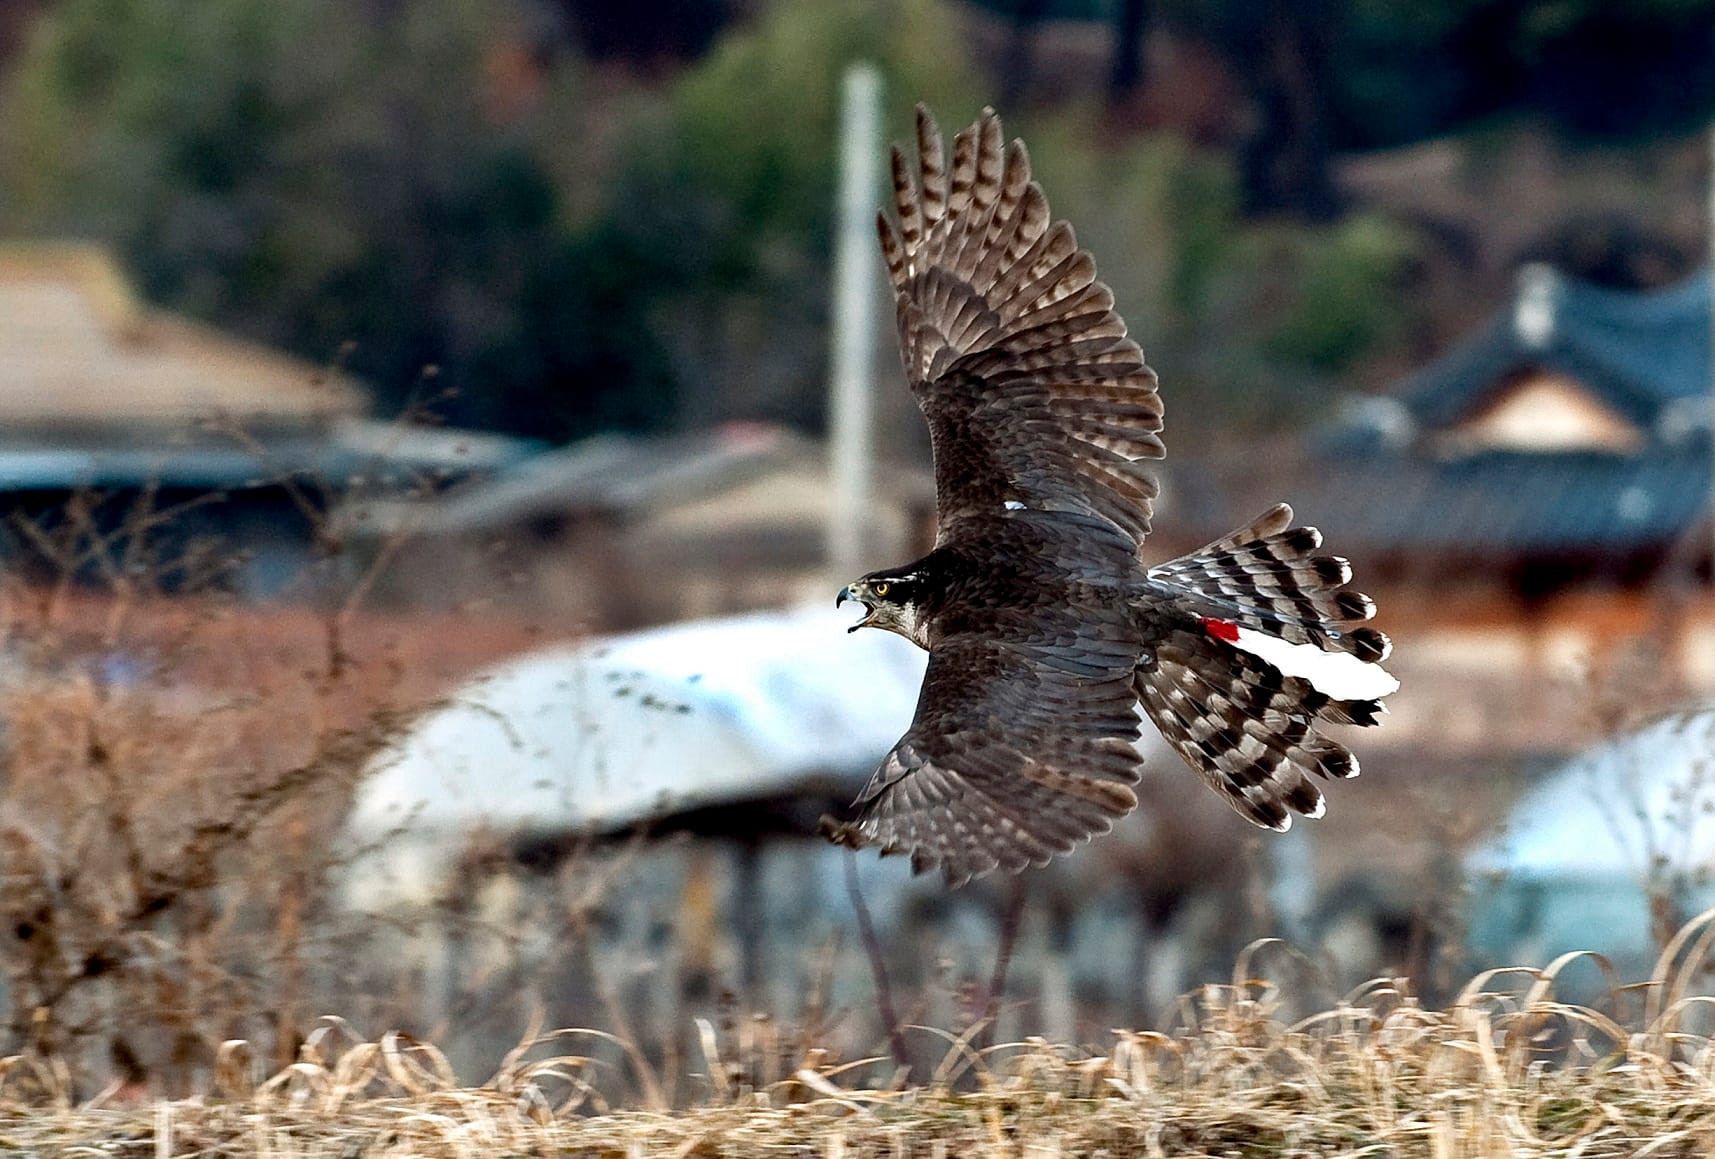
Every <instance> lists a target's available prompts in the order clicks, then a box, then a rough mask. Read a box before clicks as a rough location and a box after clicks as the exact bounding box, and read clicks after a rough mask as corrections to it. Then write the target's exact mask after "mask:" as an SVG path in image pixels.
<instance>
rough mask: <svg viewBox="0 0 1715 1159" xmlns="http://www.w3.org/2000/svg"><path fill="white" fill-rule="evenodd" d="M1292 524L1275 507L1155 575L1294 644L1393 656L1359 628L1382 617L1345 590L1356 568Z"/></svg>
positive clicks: (1287, 512)
mask: <svg viewBox="0 0 1715 1159" xmlns="http://www.w3.org/2000/svg"><path fill="white" fill-rule="evenodd" d="M1291 524H1292V508H1291V507H1289V506H1287V505H1286V504H1285V503H1279V504H1276V505H1275V506H1273V507H1271V508H1269V509H1268V510H1267V511H1265V512H1263V513H1262V514H1261V515H1259V516H1258V517H1257V518H1256V519H1254V520H1252V521H1251V522H1250V523H1249V524H1247V525H1246V526H1244V527H1241V528H1239V529H1238V530H1237V531H1234V532H1232V533H1231V534H1229V535H1225V536H1222V537H1221V538H1220V539H1217V540H1215V541H1214V542H1213V543H1211V544H1208V545H1207V546H1205V547H1201V548H1198V549H1197V550H1196V551H1194V552H1191V553H1190V554H1189V555H1183V556H1180V557H1179V558H1178V559H1175V560H1169V561H1168V562H1167V563H1163V564H1160V565H1158V566H1156V567H1152V568H1150V569H1149V578H1150V579H1152V580H1155V581H1157V582H1158V583H1161V584H1163V585H1165V586H1167V587H1169V588H1174V589H1177V590H1179V591H1181V592H1189V593H1192V594H1195V595H1197V596H1199V597H1201V598H1202V599H1203V600H1205V601H1207V602H1208V604H1209V605H1210V610H1211V612H1214V613H1216V614H1219V615H1221V616H1223V617H1224V618H1226V619H1230V620H1232V621H1233V622H1234V623H1237V624H1240V625H1243V626H1244V627H1247V628H1253V629H1255V630H1257V631H1259V632H1264V633H1267V634H1268V635H1270V636H1274V637H1277V638H1279V639H1282V640H1285V641H1286V642H1287V643H1289V644H1314V645H1316V646H1317V647H1318V648H1321V649H1323V650H1324V651H1328V652H1346V653H1350V654H1351V655H1353V656H1356V657H1357V658H1358V659H1359V660H1362V661H1364V662H1365V663H1367V664H1374V663H1377V662H1379V661H1381V660H1385V659H1387V656H1388V653H1389V652H1390V651H1392V649H1393V645H1392V643H1391V642H1389V640H1388V638H1387V636H1385V635H1384V634H1382V633H1381V632H1378V631H1376V630H1375V629H1374V628H1368V627H1361V626H1355V625H1362V624H1363V623H1364V622H1365V621H1366V620H1368V619H1370V618H1371V617H1372V616H1374V615H1375V614H1376V602H1375V601H1374V600H1372V599H1370V597H1369V596H1366V595H1364V594H1363V593H1362V592H1356V591H1351V590H1350V589H1347V588H1346V585H1347V584H1349V583H1350V582H1351V581H1352V565H1351V564H1350V563H1348V562H1347V561H1346V560H1345V559H1343V558H1341V557H1340V556H1337V555H1317V554H1315V553H1316V551H1317V550H1318V549H1320V548H1321V546H1322V533H1321V532H1320V531H1317V530H1316V529H1315V528H1314V527H1293V526H1292V525H1291Z"/></svg>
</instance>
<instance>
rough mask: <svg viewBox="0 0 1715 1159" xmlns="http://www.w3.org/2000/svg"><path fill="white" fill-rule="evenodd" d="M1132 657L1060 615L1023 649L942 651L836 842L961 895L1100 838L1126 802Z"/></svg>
mask: <svg viewBox="0 0 1715 1159" xmlns="http://www.w3.org/2000/svg"><path fill="white" fill-rule="evenodd" d="M1105 637H1111V638H1105ZM1136 653H1137V650H1136V648H1135V646H1132V645H1129V644H1127V643H1125V641H1124V640H1123V639H1121V638H1119V636H1118V634H1117V633H1114V632H1111V631H1108V630H1105V629H1104V628H1103V627H1102V626H1101V625H1100V624H1098V623H1095V622H1090V621H1086V622H1085V623H1084V624H1079V623H1078V622H1077V620H1076V617H1074V616H1072V615H1071V614H1070V613H1068V614H1067V615H1065V616H1063V617H1061V618H1060V620H1059V622H1057V623H1049V622H1044V623H1041V624H1039V625H1038V629H1037V630H1036V631H1034V632H1033V633H1032V635H1031V638H1030V639H1029V640H1027V641H1022V642H1021V641H1019V640H1009V639H1006V638H1005V637H1003V636H1001V635H995V634H988V633H960V634H956V635H954V636H951V637H949V638H947V639H945V640H942V641H941V642H940V643H938V644H937V645H936V647H935V649H934V651H933V652H931V653H930V656H929V669H928V672H927V673H926V674H925V676H924V678H923V691H922V694H921V695H920V697H919V699H918V703H917V716H916V719H915V720H913V721H912V723H911V728H910V729H909V730H908V731H907V732H906V734H905V736H904V737H902V738H901V739H900V741H899V743H898V744H897V745H895V746H894V749H893V751H892V752H890V753H888V755H887V758H886V760H884V761H882V763H881V767H880V768H879V769H877V770H876V772H875V775H874V776H873V777H871V778H870V781H869V784H868V785H867V786H866V787H865V788H864V791H863V793H862V794H861V795H860V796H859V797H858V800H857V804H858V808H859V813H858V818H857V821H856V822H855V823H854V824H853V825H851V826H847V827H844V832H842V833H836V835H835V836H836V839H838V840H844V841H846V842H848V843H850V844H860V845H870V844H874V845H879V846H880V847H881V849H882V851H883V852H884V853H905V854H909V855H910V857H911V862H912V866H913V868H914V869H916V870H918V871H923V870H927V869H931V868H934V867H936V866H939V867H940V869H941V871H942V872H943V873H944V874H945V875H946V878H947V881H948V883H949V884H952V885H958V884H961V883H962V882H965V881H968V880H969V879H970V878H972V877H975V876H977V875H979V874H983V873H987V872H989V871H990V870H993V869H1006V870H1014V871H1016V870H1020V869H1023V868H1025V867H1026V866H1027V865H1043V864H1046V863H1047V861H1048V860H1049V859H1050V858H1051V857H1053V856H1054V855H1055V854H1058V853H1065V852H1068V851H1069V850H1070V849H1071V848H1072V847H1073V846H1074V845H1075V844H1077V843H1078V842H1080V841H1084V840H1086V839H1088V838H1090V837H1094V836H1096V835H1098V834H1101V833H1106V832H1107V831H1108V830H1109V829H1110V828H1111V827H1112V825H1113V822H1114V820H1115V819H1116V818H1118V817H1122V816H1124V815H1125V814H1126V813H1128V812H1130V811H1131V810H1132V809H1133V808H1134V807H1135V806H1136V805H1137V796H1136V794H1135V793H1133V792H1132V789H1131V786H1132V785H1133V784H1135V783H1136V781H1137V776H1138V756H1137V750H1136V749H1135V748H1134V747H1133V744H1134V742H1135V741H1136V739H1137V731H1138V718H1137V713H1136V711H1135V709H1134V705H1135V704H1136V700H1137V698H1136V695H1135V693H1134V692H1133V691H1132V687H1131V680H1132V668H1133V664H1134V662H1135V659H1136Z"/></svg>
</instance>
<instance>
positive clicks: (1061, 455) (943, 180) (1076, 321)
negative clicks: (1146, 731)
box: [825, 106, 1393, 884]
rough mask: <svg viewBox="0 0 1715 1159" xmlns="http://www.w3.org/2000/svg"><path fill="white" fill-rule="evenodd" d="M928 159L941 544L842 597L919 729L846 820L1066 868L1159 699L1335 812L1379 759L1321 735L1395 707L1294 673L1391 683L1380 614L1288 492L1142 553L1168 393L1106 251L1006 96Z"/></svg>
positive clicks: (910, 331) (914, 296)
mask: <svg viewBox="0 0 1715 1159" xmlns="http://www.w3.org/2000/svg"><path fill="white" fill-rule="evenodd" d="M912 152H913V154H914V156H908V155H907V154H906V152H905V151H903V150H901V149H898V148H896V149H895V150H894V151H893V170H892V176H893V187H894V209H895V214H896V218H897V220H896V221H895V220H891V219H889V217H888V216H887V215H886V214H885V213H884V214H882V215H881V217H880V231H881V248H882V254H883V257H884V259H885V261H886V265H887V271H888V275H889V278H890V280H891V282H892V285H893V290H894V294H895V300H896V305H897V314H898V325H899V337H900V346H901V353H902V356H903V359H904V363H905V371H906V376H907V378H908V379H909V381H910V385H911V390H912V393H913V394H914V395H915V397H916V399H917V402H918V404H919V406H920V407H921V409H922V411H923V416H924V418H925V420H926V421H927V423H928V426H929V433H930V439H931V444H932V447H933V451H934V459H935V489H936V504H937V513H938V530H937V534H936V539H935V544H934V547H933V550H931V551H930V552H929V554H928V555H926V556H924V557H923V558H922V559H919V560H917V561H915V562H913V563H909V564H906V565H904V566H902V567H897V568H890V569H884V570H882V571H877V572H872V573H870V574H869V575H866V576H864V577H863V578H861V579H858V580H855V581H853V582H852V583H851V584H849V585H847V586H846V588H845V589H843V590H842V591H841V592H840V594H839V601H840V602H844V601H845V600H848V599H853V600H857V601H859V602H861V603H862V604H863V605H864V607H865V615H864V617H863V618H862V619H861V620H860V621H859V622H858V623H857V624H856V625H854V626H853V629H852V630H854V631H855V630H856V629H857V628H859V627H876V628H882V629H886V630H890V631H894V632H898V633H899V634H900V635H903V636H905V637H906V638H907V639H910V640H912V641H914V642H915V643H917V644H918V645H919V646H921V647H923V648H926V649H928V651H929V665H928V669H927V672H926V673H925V676H924V679H923V688H922V692H921V694H920V696H919V700H918V705H917V713H916V717H915V719H914V720H913V721H912V723H911V726H910V728H909V729H908V730H907V731H906V733H905V735H904V736H903V737H902V738H901V739H900V741H899V743H898V744H897V745H896V746H895V747H894V749H893V751H892V752H890V753H888V754H887V756H886V758H885V759H884V760H883V761H882V763H881V766H880V767H879V768H878V769H877V770H876V772H875V774H874V776H873V777H871V779H870V781H869V783H868V785H867V786H866V787H865V788H864V790H863V792H862V793H861V794H860V795H859V797H858V800H857V803H856V816H855V818H854V819H853V820H851V821H849V822H833V821H830V822H828V823H827V824H826V826H825V830H826V832H827V834H828V835H829V836H830V837H832V838H833V839H834V840H836V841H840V842H842V843H845V844H848V845H853V846H876V847H879V848H880V849H881V850H882V851H883V852H884V853H902V854H906V855H909V856H910V858H911V859H912V863H913V865H914V867H915V868H917V869H918V870H920V871H923V870H929V869H939V870H940V871H941V872H942V873H943V874H944V875H945V876H946V878H947V880H948V881H949V882H950V883H954V884H957V883H960V882H963V881H966V880H968V879H970V878H972V877H974V876H978V875H980V874H983V873H987V872H989V871H992V870H995V869H1006V870H1014V871H1016V870H1019V869H1023V868H1025V867H1026V866H1030V865H1041V864H1044V863H1046V862H1047V861H1048V860H1049V859H1050V858H1052V857H1054V856H1055V855H1056V854H1060V853H1064V852H1067V851H1069V850H1071V849H1072V847H1073V846H1074V845H1076V844H1077V843H1078V842H1080V841H1084V840H1087V839H1088V838H1090V837H1092V836H1095V835H1097V834H1100V833H1105V832H1107V831H1108V830H1109V829H1110V828H1111V826H1112V824H1113V822H1114V821H1115V820H1116V819H1117V818H1119V817H1122V816H1124V815H1125V814H1126V813H1127V812H1129V811H1130V810H1131V809H1132V808H1133V807H1135V805H1136V803H1137V797H1136V794H1135V792H1134V791H1133V785H1135V784H1136V782H1137V779H1138V776H1139V772H1140V764H1139V755H1138V751H1137V748H1136V741H1137V739H1138V726H1139V719H1138V711H1137V710H1138V707H1139V706H1141V708H1142V711H1143V714H1144V715H1145V716H1147V717H1148V718H1149V719H1150V720H1151V721H1152V722H1153V723H1154V724H1155V726H1156V727H1157V728H1159V729H1160V730H1161V733H1162V735H1163V737H1165V738H1166V740H1167V742H1168V743H1169V744H1170V745H1171V746H1172V747H1173V748H1174V749H1175V750H1176V751H1177V752H1178V753H1179V754H1180V755H1181V756H1182V757H1184V759H1185V761H1186V762H1187V763H1188V764H1189V765H1190V766H1191V767H1192V768H1193V769H1195V770H1196V771H1197V772H1198V773H1200V774H1201V775H1202V776H1203V778H1204V780H1205V781H1206V782H1207V783H1208V784H1209V785H1210V786H1211V787H1212V788H1214V789H1215V790H1216V791H1217V792H1218V793H1220V794H1221V795H1222V796H1223V797H1224V798H1225V799H1226V800H1227V801H1228V802H1229V803H1230V804H1231V805H1232V806H1233V807H1234V808H1235V809H1236V810H1238V812H1239V813H1240V814H1242V815H1243V816H1245V817H1246V818H1248V819H1249V820H1251V821H1253V822H1255V823H1256V824H1258V825H1263V826H1267V827H1270V828H1274V829H1285V828H1286V827H1287V826H1288V825H1289V824H1290V822H1291V817H1292V814H1294V813H1298V814H1304V815H1308V816H1318V815H1320V814H1321V812H1322V809H1323V799H1322V794H1321V791H1320V789H1319V788H1318V787H1317V781H1318V780H1319V779H1321V778H1327V777H1336V778H1339V777H1351V776H1355V775H1357V772H1358V762H1357V760H1356V759H1355V758H1354V757H1353V756H1352V754H1351V752H1350V751H1349V750H1348V749H1347V748H1346V747H1345V746H1344V745H1342V744H1340V743H1339V742H1338V741H1336V740H1333V739H1331V738H1329V737H1327V736H1324V735H1322V734H1321V732H1320V731H1319V726H1320V725H1322V724H1323V723H1329V722H1332V723H1342V724H1359V725H1368V724H1374V723H1376V721H1377V719H1378V717H1379V716H1380V714H1381V713H1382V712H1383V711H1384V709H1383V706H1382V704H1381V701H1380V699H1379V697H1378V696H1375V695H1374V694H1373V693H1369V692H1366V693H1365V694H1363V695H1362V696H1360V697H1357V698H1350V697H1348V698H1341V697H1337V696H1332V695H1329V694H1328V693H1327V692H1325V691H1323V690H1322V689H1321V688H1319V687H1317V685H1316V684H1315V683H1314V682H1313V681H1312V680H1311V679H1309V678H1307V677H1306V676H1303V675H1295V674H1288V672H1287V671H1284V670H1283V666H1282V665H1281V664H1280V663H1278V662H1277V661H1278V653H1279V650H1280V649H1282V648H1284V649H1294V648H1296V649H1298V650H1300V651H1305V650H1307V651H1309V652H1311V653H1315V654H1317V655H1326V654H1335V655H1341V656H1344V657H1346V658H1347V659H1348V662H1349V663H1351V664H1355V665H1357V666H1358V667H1359V668H1363V669H1368V670H1373V671H1374V672H1375V673H1376V674H1378V675H1379V676H1380V677H1381V678H1382V680H1383V682H1384V685H1383V686H1384V687H1385V688H1386V689H1387V690H1391V686H1392V684H1393V682H1392V680H1391V678H1389V677H1386V675H1385V673H1381V671H1380V669H1379V665H1378V662H1379V661H1380V660H1382V659H1384V658H1385V657H1386V655H1387V652H1388V648H1389V645H1388V641H1387V638H1386V637H1385V636H1383V635H1382V634H1381V633H1380V632H1378V631H1376V630H1375V629H1373V628H1370V627H1368V626H1366V625H1365V621H1367V620H1369V619H1370V617H1371V616H1372V615H1374V613H1375V604H1374V602H1373V601H1371V600H1370V599H1369V597H1367V596H1364V595H1361V594H1359V593H1358V592H1355V591H1352V590H1350V589H1349V588H1348V587H1347V586H1346V585H1347V584H1348V583H1349V582H1350V581H1351V568H1350V566H1349V565H1348V564H1347V563H1346V561H1345V560H1343V559H1340V558H1339V557H1337V556H1331V555H1321V554H1317V553H1318V550H1319V549H1320V547H1321V544H1322V537H1321V535H1320V534H1319V533H1318V532H1317V531H1316V530H1315V529H1314V528H1310V527H1294V526H1292V511H1291V508H1289V507H1287V506H1286V505H1285V504H1281V505H1279V506H1276V507H1274V508H1272V509H1271V510H1269V511H1268V512H1265V513H1264V514H1263V515H1262V516H1260V517H1259V518H1258V519H1256V520H1255V521H1253V522H1252V523H1251V524H1249V525H1248V526H1246V527H1243V528H1240V529H1239V530H1237V531H1235V532H1233V533H1232V534H1230V535H1227V536H1225V537H1223V538H1221V539H1219V540H1216V541H1215V542H1214V543H1211V544H1209V545H1208V546H1206V547H1204V548H1201V549H1199V550H1198V551H1195V552H1193V553H1191V554H1190V555H1187V556H1183V557H1181V558H1179V559H1175V560H1171V561H1169V562H1166V563H1162V564H1159V565H1157V566H1154V567H1150V566H1147V565H1146V564H1144V563H1143V562H1142V559H1141V556H1140V548H1141V546H1142V543H1143V540H1144V537H1145V536H1146V535H1148V533H1149V530H1150V519H1151V516H1152V514H1153V503H1154V500H1155V498H1156V495H1157V492H1158V488H1157V483H1156V479H1155V475H1154V473H1153V469H1152V466H1151V464H1152V463H1153V462H1154V461H1155V460H1158V459H1160V458H1161V457H1162V455H1163V453H1164V452H1163V447H1162V442H1161V438H1160V432H1161V429H1162V406H1161V399H1160V396H1159V394H1158V393H1157V389H1156V376H1155V372H1154V371H1153V370H1151V369H1150V367H1149V366H1148V365H1147V364H1146V363H1145V361H1144V358H1143V354H1142V351H1141V350H1140V349H1139V347H1138V345H1137V344H1136V343H1135V342H1133V341H1132V340H1131V339H1130V338H1128V337H1126V326H1125V323H1124V322H1123V321H1122V320H1121V319H1120V317H1119V315H1118V314H1116V313H1115V312H1114V301H1113V295H1112V293H1111V292H1110V291H1109V290H1108V288H1107V287H1106V286H1105V285H1103V284H1102V282H1100V281H1099V280H1098V279H1097V276H1096V268H1095V262H1094V261H1093V260H1092V259H1091V257H1090V255H1089V254H1088V253H1087V252H1086V251H1084V250H1083V249H1080V248H1079V246H1078V244H1077V241H1076V240H1075V238H1074V236H1073V233H1072V229H1071V227H1070V226H1069V225H1067V224H1066V223H1065V222H1063V221H1054V220H1053V218H1052V216H1051V214H1050V212H1049V209H1048V202H1047V199H1046V198H1045V197H1044V195H1043V193H1042V190H1041V187H1040V186H1039V185H1037V183H1036V182H1035V181H1033V180H1032V179H1031V173H1030V162H1029V159H1028V156H1027V154H1026V152H1025V148H1024V145H1023V143H1022V142H1020V141H1013V142H1012V143H1011V144H1010V145H1005V144H1003V138H1002V133H1001V125H1000V120H999V118H998V117H996V116H995V115H994V113H993V112H992V111H987V110H985V111H984V113H983V115H982V116H981V117H980V118H979V119H978V120H977V121H976V123H975V124H973V125H971V126H970V127H969V128H967V129H965V130H964V131H962V132H960V133H959V134H957V136H955V138H954V140H953V148H952V156H951V160H950V163H949V161H948V159H947V156H946V152H945V149H944V146H943V143H942V140H941V136H940V132H939V130H938V129H937V128H936V125H935V122H934V119H933V118H932V117H930V115H929V114H928V112H927V110H925V109H923V108H922V107H921V106H920V107H919V108H918V111H917V142H916V148H915V149H914V150H913V151H912ZM1263 653H1270V654H1273V655H1275V656H1276V659H1273V660H1271V659H1268V658H1265V656H1264V655H1263ZM1371 685H1372V686H1374V685H1375V682H1374V681H1372V682H1371Z"/></svg>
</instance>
